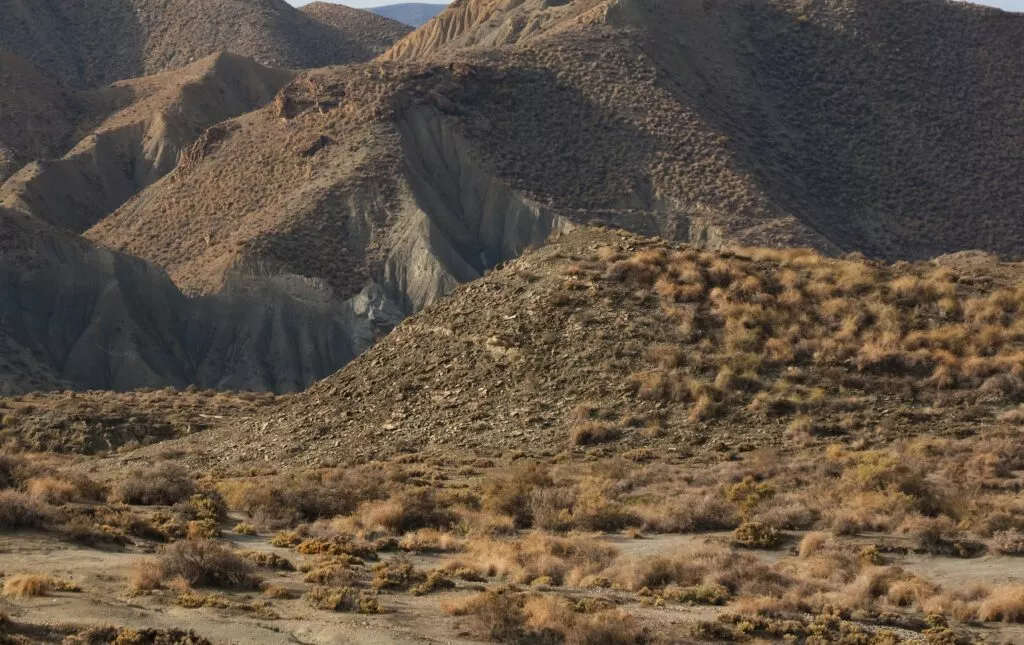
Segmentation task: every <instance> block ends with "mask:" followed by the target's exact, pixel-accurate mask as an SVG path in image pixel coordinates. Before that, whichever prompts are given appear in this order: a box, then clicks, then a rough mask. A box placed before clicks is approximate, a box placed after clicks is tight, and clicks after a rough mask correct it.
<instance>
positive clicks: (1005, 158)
mask: <svg viewBox="0 0 1024 645" xmlns="http://www.w3.org/2000/svg"><path fill="white" fill-rule="evenodd" d="M936 34H937V35H938V37H941V39H942V41H943V42H944V43H948V44H949V46H948V47H945V48H943V49H942V50H941V51H939V52H935V51H934V47H932V45H931V43H933V42H934V39H935V38H936ZM1022 34H1024V21H1022V20H1021V17H1020V16H1017V15H1013V14H1005V13H1003V12H999V11H994V10H986V9H981V8H977V7H971V6H967V5H958V4H952V3H946V2H940V1H938V0H915V1H913V2H909V3H900V4H892V3H885V2H881V1H879V0H858V1H854V0H847V1H845V2H842V3H838V4H836V3H831V4H810V5H806V4H803V3H801V4H797V3H792V2H784V1H772V2H768V1H765V2H758V3H755V4H753V5H741V4H738V3H723V4H715V5H708V4H707V3H698V2H682V3H668V2H661V1H659V0H616V1H614V2H608V1H606V2H598V1H596V0H577V1H575V2H570V3H564V4H560V5H556V6H541V4H540V3H532V2H524V3H511V4H506V3H492V2H483V1H469V2H463V3H458V4H456V5H454V6H452V7H450V8H449V9H448V10H447V11H446V12H445V13H444V14H443V15H442V16H440V17H438V19H437V20H435V21H433V22H432V23H431V25H428V26H427V27H426V28H424V29H423V30H420V31H417V32H415V33H413V34H411V35H409V36H408V37H407V38H406V39H404V40H403V41H402V42H400V43H399V44H397V45H396V46H395V47H394V48H393V49H392V50H391V52H389V54H388V55H387V56H386V57H385V58H386V59H387V60H382V61H376V62H373V63H367V64H360V65H350V66H344V67H334V68H324V69H320V70H314V71H310V72H307V73H305V74H303V75H301V76H300V77H298V78H296V79H295V80H294V81H293V82H291V83H290V84H288V85H287V86H286V87H285V88H284V89H283V90H282V91H281V92H280V93H279V94H278V95H277V97H276V99H275V101H274V103H273V104H272V105H268V106H267V107H265V108H264V109H261V110H257V111H255V112H252V113H249V114H246V115H244V116H241V117H238V118H235V119H232V120H229V121H226V122H223V123H220V124H218V125H217V126H215V127H212V128H210V129H209V130H207V131H206V132H205V133H204V134H203V135H202V136H201V137H199V138H198V139H197V141H196V142H195V144H194V145H192V146H191V147H190V148H189V149H188V150H187V152H186V153H185V154H184V155H183V160H182V163H181V164H179V166H178V167H177V168H176V170H175V171H174V172H172V173H170V174H169V175H167V176H165V177H163V178H162V179H160V180H159V181H156V182H155V183H153V184H152V185H150V186H149V187H148V188H147V189H146V190H144V191H142V192H141V193H140V194H138V195H137V196H135V197H134V198H132V199H131V200H129V201H128V202H126V203H125V204H123V205H122V206H121V207H120V208H119V209H118V210H117V211H116V212H115V213H113V214H112V215H110V216H108V217H106V218H103V219H102V220H101V221H99V222H98V223H96V225H95V226H93V227H92V228H90V229H89V230H88V231H86V233H85V235H86V237H87V238H88V239H89V240H91V241H92V242H94V243H97V244H99V245H101V246H105V247H107V248H111V249H115V250H117V251H119V252H123V253H127V254H130V255H132V256H136V257H139V258H142V259H145V260H148V261H151V262H153V263H155V264H156V265H157V266H159V267H160V268H161V269H163V270H165V271H166V272H167V273H168V275H169V276H170V278H171V280H172V281H173V282H174V283H175V284H176V286H177V287H178V288H179V289H181V290H183V291H184V292H186V293H189V294H202V295H206V296H214V295H216V294H219V293H221V292H222V291H223V290H225V289H226V288H228V286H229V285H233V286H232V288H234V289H238V288H242V287H241V286H242V285H244V288H245V289H251V290H255V291H259V290H261V289H264V288H269V289H271V290H274V291H277V290H282V289H283V290H284V291H285V292H286V293H289V294H292V295H296V296H299V297H301V298H307V297H313V298H314V299H315V300H316V301H317V302H320V303H322V306H323V307H324V308H326V309H327V310H331V311H345V312H357V313H355V314H353V315H355V318H347V320H348V322H347V323H345V325H343V327H344V328H343V329H342V331H341V333H340V336H339V337H340V338H344V342H345V344H346V346H347V347H348V348H350V349H351V350H352V353H355V354H357V353H359V352H361V351H362V350H364V349H366V348H367V347H369V346H370V345H371V344H372V343H373V342H374V340H375V339H376V338H378V337H379V336H380V335H381V334H383V333H385V332H387V331H388V330H389V329H390V327H391V326H392V325H393V324H394V322H395V321H397V320H398V319H400V318H401V317H402V316H405V315H409V314H411V313H413V312H415V311H418V310H419V309H421V308H422V307H424V306H426V305H429V304H430V303H432V302H434V301H435V300H437V299H438V298H439V297H441V296H443V295H445V294H447V293H449V292H451V291H452V290H453V289H454V288H455V287H456V286H457V285H458V284H460V283H464V282H467V281H469V280H472V279H475V278H478V277H480V276H481V275H483V274H484V273H485V272H486V271H487V270H488V269H490V268H491V267H493V266H495V265H497V264H499V263H501V262H504V261H508V260H510V259H513V258H515V257H517V256H518V255H519V254H520V253H522V252H523V250H525V249H526V248H528V247H531V246H536V245H539V244H542V243H543V242H544V240H545V239H546V238H547V237H548V235H549V234H550V233H551V232H553V231H561V232H565V231H568V230H571V229H572V228H574V227H576V226H578V225H581V224H587V223H589V222H593V221H595V220H599V221H604V222H608V223H611V224H614V225H617V226H621V227H624V228H627V229H630V230H633V231H635V232H639V233H643V234H647V235H654V234H656V235H660V236H662V237H665V238H667V239H672V240H676V241H687V242H691V243H694V244H698V245H702V246H705V247H711V248H724V247H727V246H730V245H736V244H740V245H761V246H775V247H779V246H808V247H814V248H817V249H818V250H820V251H822V252H825V253H827V254H839V253H841V252H844V251H861V252H863V253H865V254H867V255H869V256H873V257H881V258H887V259H899V258H909V259H916V258H925V257H931V256H933V255H937V254H941V253H946V252H953V251H959V250H963V249H973V248H980V249H983V250H987V251H992V252H998V253H1002V254H1005V255H1009V256H1013V255H1016V254H1017V253H1019V252H1020V250H1021V248H1022V238H1021V236H1022V235H1024V231H1022V230H1021V228H1020V222H1019V217H1017V215H1018V213H1017V210H1018V208H1019V204H1020V203H1022V202H1024V199H1022V197H1024V196H1022V195H1021V193H1020V191H1021V190H1024V188H1022V187H1021V184H1020V182H1019V181H1017V180H1016V177H1017V176H1019V175H1021V174H1022V171H1024V168H1022V167H1021V164H1022V163H1024V159H1022V157H1021V156H1020V155H1019V154H1016V151H1018V150H1019V149H1021V148H1022V146H1024V142H1022V140H1021V137H1022V136H1024V134H1022V133H1024V128H1021V127H1020V126H1021V118H1024V117H1022V115H1021V113H1020V111H1019V109H1018V108H1019V104H1020V98H1021V92H1022V88H1024V79H1022V77H1021V70H1020V67H1019V66H1018V65H1016V64H1014V62H1013V61H1014V56H1015V52H1016V46H1017V45H1016V44H1017V43H1019V42H1020V39H1021V36H1022ZM965 52H966V53H965ZM968 54H969V55H968ZM937 88H942V89H941V90H939V89H937ZM310 294H315V295H313V296H311V295H310ZM346 316H348V314H346ZM301 318H302V317H301V316H299V317H296V319H297V320H300V319H301ZM314 335H315V334H314ZM320 367H322V368H323V370H326V371H321V370H320V369H318V370H314V371H313V372H310V373H312V374H315V375H314V376H313V377H312V378H318V377H322V376H324V375H326V374H327V373H330V371H332V370H333V369H336V368H338V367H340V364H338V363H331V362H330V361H325V362H324V363H323V364H322V365H321V366H320ZM310 380H311V379H310ZM309 382H310V381H305V382H300V384H299V386H300V387H301V386H303V385H306V384H308V383H309Z"/></svg>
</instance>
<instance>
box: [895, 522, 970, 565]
mask: <svg viewBox="0 0 1024 645" xmlns="http://www.w3.org/2000/svg"><path fill="white" fill-rule="evenodd" d="M901 529H902V530H903V532H905V533H907V534H908V535H910V537H911V538H912V539H913V540H914V548H915V549H916V550H917V551H921V552H924V553H931V554H934V555H954V556H960V557H965V556H968V555H971V554H972V552H973V551H976V550H978V549H979V548H980V546H979V545H976V544H972V543H971V542H970V541H967V540H965V539H964V538H963V534H962V532H961V531H960V529H959V528H957V526H956V523H954V522H953V521H952V520H951V519H949V518H948V517H912V518H909V519H908V520H907V521H906V522H904V523H903V525H902V526H901Z"/></svg>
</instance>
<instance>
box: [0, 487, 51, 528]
mask: <svg viewBox="0 0 1024 645" xmlns="http://www.w3.org/2000/svg"><path fill="white" fill-rule="evenodd" d="M51 517H52V513H51V511H50V509H49V508H48V507H47V505H46V504H45V503H43V502H41V501H39V500H38V499H36V498H35V497H32V496H30V495H27V494H25V493H22V492H19V491H15V490H0V530H4V531H14V530H17V529H29V528H42V527H43V526H45V525H46V524H47V523H48V522H49V521H50V520H51Z"/></svg>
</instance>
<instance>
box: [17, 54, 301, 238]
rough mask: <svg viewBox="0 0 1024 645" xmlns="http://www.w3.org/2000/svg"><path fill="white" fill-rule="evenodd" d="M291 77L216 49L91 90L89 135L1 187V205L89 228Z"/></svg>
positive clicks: (78, 229) (74, 227)
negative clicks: (182, 64) (208, 132)
mask: <svg viewBox="0 0 1024 645" xmlns="http://www.w3.org/2000/svg"><path fill="white" fill-rule="evenodd" d="M291 77H292V74H291V73H290V72H287V71H283V70H275V69H270V68H267V67H263V66H262V65H259V64H257V63H254V62H253V61H252V60H250V59H247V58H242V57H240V56H235V55H232V54H215V55H213V56H209V57H207V58H205V59H203V60H201V61H198V62H196V63H193V64H192V65H189V66H188V67H186V68H184V69H181V70H176V71H173V72H166V73H164V74H159V75H156V76H151V77H146V78H143V79H136V80H131V81H122V82H120V83H115V84H114V85H112V86H110V87H108V88H104V89H103V90H101V91H100V92H97V93H93V94H92V95H91V101H92V103H93V104H94V109H93V110H92V112H93V113H94V114H93V116H92V120H93V121H97V120H98V121H99V123H98V125H96V126H95V127H94V128H92V129H91V131H90V132H89V134H88V136H85V137H84V138H83V139H82V140H81V141H80V142H79V143H78V144H77V145H76V146H75V147H74V148H72V149H71V150H70V151H68V152H67V154H65V155H64V156H63V157H61V158H59V159H54V160H42V161H37V162H35V163H32V164H30V165H28V166H26V167H25V168H23V169H22V170H21V171H20V172H18V173H17V174H16V175H15V176H13V177H11V178H10V180H8V181H7V182H5V183H4V184H3V185H0V205H4V206H6V207H8V208H14V209H18V210H21V211H23V212H25V213H30V214H33V215H35V216H36V217H38V218H39V219H42V220H45V221H47V222H50V223H52V224H55V225H57V226H59V227H62V228H64V229H67V230H69V231H73V232H76V233H78V232H81V231H84V230H85V229H87V228H88V227H90V226H92V225H93V224H95V223H96V222H97V221H99V220H100V219H101V218H103V217H104V216H105V215H107V214H108V213H110V212H112V211H113V210H115V209H116V208H117V207H118V206H120V205H121V204H122V203H124V202H125V201H126V200H128V199H129V198H130V197H132V196H133V195H134V194H135V193H137V192H138V191H139V190H141V189H143V188H145V187H146V186H148V185H149V184H151V183H153V182H154V181H156V180H157V179H159V178H160V177H161V176H163V175H164V174H166V173H168V172H170V171H171V170H172V169H173V168H174V167H175V166H176V165H177V163H178V158H179V155H180V153H181V152H182V151H183V150H184V149H185V148H186V147H188V146H189V145H191V144H192V142H193V141H195V140H196V139H197V138H199V136H200V135H201V134H202V133H203V131H204V130H205V129H206V128H208V127H210V126H213V125H214V124H216V123H218V122H220V121H223V120H225V119H228V118H230V117H233V116H237V115H239V114H243V113H245V112H248V111H250V110H253V109H255V108H257V107H260V106H262V105H264V104H266V103H268V102H270V101H271V99H273V97H274V94H275V93H276V92H277V90H278V89H279V88H280V87H281V86H282V85H284V84H285V83H286V82H287V81H288V80H290V79H291ZM101 106H102V108H105V109H102V108H101ZM104 112H107V114H104ZM100 115H101V116H100ZM83 120H84V119H83Z"/></svg>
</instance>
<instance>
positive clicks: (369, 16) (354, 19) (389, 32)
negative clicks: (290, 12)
mask: <svg viewBox="0 0 1024 645" xmlns="http://www.w3.org/2000/svg"><path fill="white" fill-rule="evenodd" d="M301 10H302V13H304V14H306V15H307V16H310V17H311V18H313V19H314V20H317V21H319V22H322V23H324V24H325V25H328V26H330V27H332V28H334V29H336V30H337V31H338V33H340V34H342V35H343V36H344V37H345V38H346V39H347V40H348V41H349V42H353V43H358V44H359V45H360V46H362V47H363V48H364V49H365V50H366V51H368V52H372V53H373V54H374V55H379V54H382V53H384V52H385V51H386V50H387V49H388V48H389V47H391V45H393V44H394V43H395V41H397V40H400V39H401V38H402V37H403V36H406V35H407V34H408V33H409V32H411V31H412V29H411V28H410V27H409V26H408V25H405V24H402V23H401V22H398V21H395V20H392V19H390V18H387V17H385V16H383V15H379V14H377V13H372V12H370V11H363V10H361V9H353V8H352V7H346V6H345V5H341V4H335V3H333V2H311V3H309V4H307V5H304V6H303V7H302V8H301Z"/></svg>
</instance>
